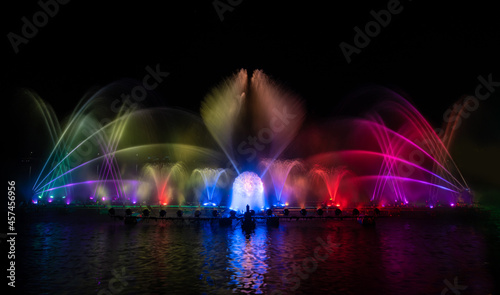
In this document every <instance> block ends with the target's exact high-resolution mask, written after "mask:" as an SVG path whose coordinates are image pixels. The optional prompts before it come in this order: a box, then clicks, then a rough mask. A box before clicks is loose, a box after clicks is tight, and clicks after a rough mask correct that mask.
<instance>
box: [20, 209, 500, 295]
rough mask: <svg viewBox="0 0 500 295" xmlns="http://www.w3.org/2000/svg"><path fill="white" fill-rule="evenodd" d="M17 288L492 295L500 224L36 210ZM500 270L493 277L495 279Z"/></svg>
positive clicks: (26, 224)
mask: <svg viewBox="0 0 500 295" xmlns="http://www.w3.org/2000/svg"><path fill="white" fill-rule="evenodd" d="M17 232H18V236H17V244H16V247H17V248H16V251H17V253H18V255H16V263H17V272H16V278H17V281H16V283H17V288H16V290H17V291H19V294H232V293H237V294H247V293H248V294H498V293H497V292H498V291H499V289H498V287H497V285H496V283H495V279H498V277H495V276H497V275H499V274H500V273H499V272H498V270H499V267H498V263H499V259H498V257H499V254H498V252H499V251H498V250H499V248H498V245H499V244H498V230H497V228H496V227H495V226H494V225H492V224H491V223H490V222H486V221H470V220H468V221H464V220H460V219H458V218H454V219H449V218H431V219H422V218H402V217H393V218H380V219H378V220H377V224H376V226H375V227H371V228H370V227H363V226H361V225H359V224H358V223H356V222H354V221H348V220H344V221H286V222H281V223H280V226H279V227H277V228H273V227H267V226H266V225H265V224H258V225H257V228H256V229H255V231H254V232H253V233H245V232H243V231H242V229H241V228H240V227H236V228H224V227H220V226H219V225H218V224H213V225H211V224H210V223H204V222H202V223H191V224H188V223H179V222H177V223H174V222H155V221H149V222H140V223H139V224H137V225H135V226H127V225H125V224H124V223H123V222H120V221H113V220H112V219H110V218H109V217H107V216H102V215H101V216H99V215H96V216H94V215H92V218H84V217H82V216H81V215H78V214H70V215H57V214H41V215H39V216H31V217H29V218H28V219H27V220H25V221H23V222H22V221H20V222H18V229H17ZM499 277H500V276H499Z"/></svg>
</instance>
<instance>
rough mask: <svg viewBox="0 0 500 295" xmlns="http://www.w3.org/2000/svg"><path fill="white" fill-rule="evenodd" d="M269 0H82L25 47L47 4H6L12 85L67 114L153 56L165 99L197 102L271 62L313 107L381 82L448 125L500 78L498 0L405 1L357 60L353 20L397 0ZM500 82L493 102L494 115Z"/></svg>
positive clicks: (193, 105) (7, 72)
mask: <svg viewBox="0 0 500 295" xmlns="http://www.w3.org/2000/svg"><path fill="white" fill-rule="evenodd" d="M221 2H223V3H226V1H224V0H221ZM233 2H238V1H233ZM269 2H270V1H249V0H244V1H242V2H241V4H239V5H237V6H235V7H234V9H233V11H226V12H225V13H224V20H223V21H221V20H220V18H219V16H218V14H217V12H216V10H215V8H214V6H213V5H212V2H211V1H204V2H201V1H164V2H162V4H161V5H160V4H158V3H160V2H154V3H149V2H147V1H141V2H137V1H134V2H132V3H124V1H117V2H116V3H115V4H114V5H110V4H108V1H106V2H105V3H106V4H104V2H102V1H101V2H98V1H71V2H69V3H67V4H64V5H59V11H58V13H57V14H56V15H55V16H54V17H50V18H49V21H48V23H47V25H45V26H43V27H41V28H40V29H39V32H38V33H37V34H36V36H34V37H33V38H31V39H29V42H28V44H21V45H20V46H19V53H17V54H15V53H14V50H13V49H12V47H11V45H10V43H9V40H8V38H7V34H8V33H9V32H14V33H16V34H21V27H22V25H23V23H22V21H21V18H22V17H23V16H26V17H27V18H28V19H31V18H32V16H33V14H34V13H36V12H37V11H38V10H40V7H39V5H38V4H37V2H36V1H24V2H22V3H20V2H16V4H15V5H16V6H15V7H10V8H9V9H4V11H3V14H2V19H3V20H5V21H4V25H3V36H4V42H3V46H4V51H3V52H4V53H3V57H4V65H3V66H2V70H3V74H4V75H3V76H4V79H2V80H3V82H2V86H3V87H4V88H5V87H7V89H8V91H7V92H4V93H9V95H10V93H11V92H10V91H11V90H13V89H16V88H18V87H28V88H31V89H33V90H35V91H36V92H38V94H39V95H40V96H41V97H42V98H43V99H45V100H46V101H48V102H49V103H50V104H51V105H52V106H53V107H54V109H55V111H56V113H57V114H58V116H60V117H64V116H66V115H68V114H69V112H71V110H72V109H73V108H74V107H75V106H76V103H77V102H78V100H79V99H80V98H81V97H82V95H83V94H84V93H85V92H87V91H88V90H89V89H90V88H91V87H95V86H97V87H102V86H105V85H107V84H108V83H111V82H113V81H116V80H118V79H121V78H125V77H127V78H133V79H138V80H140V79H142V77H144V75H145V73H146V72H145V67H146V66H148V65H151V66H154V65H156V64H160V67H161V69H162V70H164V71H168V72H169V73H170V76H169V77H168V78H166V79H165V81H164V82H163V83H161V84H160V86H159V87H158V88H157V89H156V91H157V92H158V94H159V95H161V96H162V97H163V98H164V103H165V104H166V105H169V106H175V107H181V108H185V109H190V110H193V111H195V112H198V110H199V107H200V102H201V100H202V99H203V97H204V95H205V94H206V93H207V92H208V91H209V90H210V89H211V88H212V87H213V86H215V85H217V84H218V83H219V82H220V81H221V79H223V78H224V77H227V76H229V75H231V74H232V73H234V72H235V71H236V70H237V69H239V68H247V69H249V70H250V71H251V70H253V69H263V70H264V72H265V73H267V74H268V75H270V76H271V77H273V78H275V79H276V80H278V81H279V82H281V83H283V84H284V85H285V86H286V87H287V88H290V89H291V90H293V91H294V92H296V93H298V94H299V95H300V96H301V97H302V98H303V99H304V100H305V102H306V107H307V111H308V117H309V118H315V117H329V116H333V115H335V114H336V113H337V111H338V110H337V107H338V106H339V104H340V102H341V101H342V99H343V97H344V96H345V95H346V94H348V93H349V92H351V91H353V90H355V89H356V88H358V87H360V86H361V85H365V84H379V85H387V86H390V87H392V88H394V89H400V90H402V91H404V92H405V93H407V94H408V95H409V97H411V100H412V101H413V103H414V104H415V105H416V107H417V108H418V109H419V110H420V111H421V112H422V113H423V114H424V116H426V117H427V118H428V119H429V120H430V121H431V123H433V124H437V125H440V124H441V123H442V114H443V112H444V111H445V110H446V109H447V108H448V107H449V106H450V105H451V104H452V103H453V102H455V101H456V100H458V99H459V98H460V96H462V95H464V94H474V93H473V92H474V89H475V87H476V85H477V84H478V81H477V77H478V75H483V76H486V75H488V74H490V73H493V78H494V79H493V80H496V81H499V80H500V71H499V69H500V67H499V65H500V63H499V54H498V53H499V52H500V50H499V49H500V34H499V33H498V29H499V27H500V26H499V25H500V18H499V17H498V9H497V8H494V6H493V5H492V4H486V3H491V2H484V3H483V2H481V1H474V2H467V3H462V2H457V1H454V2H451V3H446V4H445V3H441V2H439V3H436V2H435V1H434V2H423V1H418V0H414V1H408V0H405V1H401V4H400V5H401V6H402V7H403V10H402V11H401V12H400V13H399V14H397V15H392V18H391V21H390V23H389V24H388V25H387V26H386V27H385V28H382V29H381V32H380V33H379V34H378V35H377V36H375V37H373V38H372V40H371V42H370V44H369V45H368V46H367V47H366V48H363V49H361V53H360V54H353V55H352V56H351V57H352V62H351V63H350V64H348V63H347V62H346V60H345V58H344V56H343V54H342V52H341V50H340V48H339V44H340V43H341V42H343V41H345V42H348V43H349V44H353V38H354V35H355V32H354V30H353V28H354V27H355V26H359V27H361V28H363V27H364V26H365V24H366V23H367V22H369V21H372V20H373V17H372V16H371V15H370V11H371V10H375V11H379V10H381V9H387V4H388V3H389V2H390V1H366V2H358V1H341V2H339V1H336V2H306V1H299V2H294V3H291V2H290V1H280V2H279V3H277V2H273V4H270V3H269ZM9 5H12V4H9ZM495 77H497V78H496V79H495ZM498 92H500V90H498ZM498 92H497V94H496V95H495V96H492V98H490V100H489V101H485V102H484V104H483V105H484V106H483V108H487V109H489V114H490V115H491V114H492V113H494V110H496V109H494V106H498V100H499V99H498V98H499V97H498ZM494 99H496V102H495V101H494ZM4 100H5V98H4ZM7 100H9V98H8V97H7ZM9 102H10V103H15V102H13V101H9ZM10 115H12V114H10ZM12 119H13V120H14V121H15V118H12ZM493 122H495V123H497V122H498V120H496V121H493ZM436 127H437V126H436ZM4 128H5V127H4ZM12 128H15V127H12ZM489 128H490V129H489V131H488V132H489V133H488V135H487V136H484V137H486V138H489V137H492V138H493V139H491V142H498V132H496V131H495V130H497V129H498V128H497V127H494V126H493V127H492V126H489ZM22 132H24V134H29V130H24V131H22ZM479 133H481V132H479ZM483 133H484V132H483ZM492 134H493V135H492Z"/></svg>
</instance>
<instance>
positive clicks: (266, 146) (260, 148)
mask: <svg viewBox="0 0 500 295" xmlns="http://www.w3.org/2000/svg"><path fill="white" fill-rule="evenodd" d="M201 116H202V118H203V121H204V122H205V125H206V126H207V128H208V130H209V131H210V133H211V134H212V136H213V138H214V139H215V141H216V142H217V143H218V144H219V146H220V148H221V149H222V150H223V151H224V153H225V154H226V156H227V158H228V161H229V162H228V165H227V167H231V168H232V169H234V172H235V173H236V174H237V176H236V180H235V182H234V184H233V192H232V198H231V202H230V204H231V205H230V207H234V208H236V207H238V208H243V207H242V206H246V204H243V205H242V202H243V200H244V201H245V202H248V204H249V205H250V207H251V209H253V210H260V209H262V208H263V207H265V206H266V204H267V201H266V200H265V196H264V191H265V190H264V189H263V184H262V180H261V178H262V177H263V176H264V175H265V174H266V173H267V171H268V169H269V168H270V166H271V165H272V163H273V162H274V161H275V160H276V159H277V157H278V156H279V155H281V153H282V152H283V150H284V149H285V148H286V147H287V146H288V144H289V143H290V141H291V140H292V139H293V138H294V137H295V135H296V133H297V131H298V129H299V127H300V126H301V124H302V121H303V117H304V112H303V110H302V105H301V103H300V102H299V100H298V99H297V98H296V97H295V96H294V95H293V94H292V93H290V92H287V91H284V90H283V89H282V88H281V87H279V86H278V85H276V84H275V83H274V82H272V81H271V80H270V79H269V78H268V77H267V76H266V75H265V74H264V73H263V72H262V71H255V72H254V73H253V75H252V77H251V78H250V79H249V78H248V76H247V72H246V71H245V70H241V71H239V72H238V73H237V74H236V75H234V76H233V77H232V78H230V79H227V80H226V81H224V83H222V84H221V85H220V86H219V87H217V88H215V89H213V90H212V92H211V93H210V94H209V95H207V97H206V98H205V101H204V102H203V103H202V107H201ZM264 158H266V159H269V161H268V163H267V165H264V167H262V168H261V169H259V168H260V167H259V162H260V160H261V159H264ZM256 172H257V173H256Z"/></svg>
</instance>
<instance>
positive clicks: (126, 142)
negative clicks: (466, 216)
mask: <svg viewBox="0 0 500 295" xmlns="http://www.w3.org/2000/svg"><path fill="white" fill-rule="evenodd" d="M118 86H120V84H118ZM118 86H117V85H110V86H108V87H106V88H104V89H102V90H100V91H98V92H96V93H94V94H92V95H90V97H85V99H84V100H82V102H81V103H80V104H79V107H78V108H77V109H76V111H75V112H74V113H73V114H72V115H71V116H70V117H69V118H68V119H67V120H66V121H65V122H66V123H65V124H64V128H62V127H60V125H59V123H58V120H57V118H56V117H55V116H54V114H53V112H51V111H50V107H48V106H47V105H46V104H45V103H44V102H43V100H41V99H40V98H39V97H38V96H36V95H34V94H32V93H29V94H28V96H29V97H30V99H31V100H32V101H34V102H35V105H36V106H37V110H38V112H39V113H41V114H42V115H41V117H42V118H44V123H45V125H46V126H47V130H48V133H49V134H50V137H51V139H52V141H53V144H52V150H51V151H50V152H49V153H48V154H49V155H48V157H47V160H46V162H45V163H44V165H43V166H41V167H40V169H39V175H38V177H37V178H36V180H35V181H34V183H33V187H32V194H33V199H32V200H33V202H43V201H47V202H52V201H54V200H56V199H57V198H63V197H64V198H65V202H67V203H68V204H69V203H71V202H75V201H80V202H88V201H89V200H90V201H91V202H96V201H99V202H100V203H103V202H104V203H106V202H118V201H119V202H121V203H123V204H135V203H147V204H151V205H157V204H159V205H162V206H165V205H175V206H181V205H185V204H187V203H193V204H198V205H203V206H220V205H221V204H224V205H225V206H227V207H228V208H229V207H230V208H233V209H237V210H241V211H243V210H245V208H246V205H249V206H250V209H251V210H254V211H258V212H261V210H262V209H265V208H268V207H271V206H276V205H277V206H288V204H289V203H290V206H298V207H301V208H305V207H307V206H309V207H318V206H321V205H325V204H328V205H332V206H337V205H338V206H339V207H347V206H356V204H368V203H370V204H372V203H375V204H378V205H385V204H403V205H405V204H407V203H413V204H427V205H435V204H437V203H438V202H439V203H442V204H448V203H449V204H456V203H457V202H465V203H470V202H472V195H471V193H470V189H469V188H468V186H467V183H466V182H465V180H464V178H463V177H462V175H461V174H460V171H459V170H458V168H457V166H456V164H455V163H454V162H453V159H452V158H451V155H450V154H449V152H448V150H447V147H448V146H449V144H450V143H449V142H448V141H447V142H445V143H444V142H443V141H442V140H441V139H440V138H439V136H438V135H437V134H436V133H435V132H434V130H433V129H432V128H431V127H430V124H429V123H428V122H427V121H426V120H425V118H424V117H423V116H422V115H421V114H420V113H419V112H418V111H417V110H416V109H415V107H413V106H412V105H411V104H410V103H409V102H408V101H407V100H405V99H404V98H403V97H401V96H399V95H398V94H397V93H394V92H392V91H390V90H387V89H383V90H380V89H376V90H374V91H373V92H370V95H373V96H375V97H383V99H381V100H380V101H379V103H377V104H375V105H374V106H373V108H371V109H370V111H369V112H367V113H366V114H365V115H364V117H362V118H359V117H355V118H350V119H342V120H336V121H333V123H329V124H330V125H328V127H326V125H325V127H323V128H322V126H321V125H317V126H316V127H315V128H316V129H315V130H314V132H312V133H311V134H309V131H306V132H305V134H304V133H301V134H300V137H299V139H298V141H299V142H294V151H295V152H297V151H298V152H297V154H299V155H300V156H301V157H302V158H303V159H304V160H301V159H299V158H294V157H292V158H291V159H286V158H285V157H284V156H283V155H282V154H283V151H284V150H285V149H286V148H287V147H288V146H289V144H290V143H292V141H293V140H294V138H295V136H296V135H297V134H298V133H299V128H300V127H301V124H302V121H303V118H304V111H303V108H302V105H301V103H300V100H298V99H297V98H296V96H295V95H293V94H292V93H290V92H288V91H285V90H284V89H283V88H281V87H280V86H278V85H277V84H276V83H274V82H273V81H271V80H270V79H269V78H268V77H267V76H266V75H265V74H264V73H263V72H261V71H255V72H254V73H253V75H252V76H251V77H249V76H248V75H247V73H246V71H244V70H241V71H239V72H238V73H236V74H235V75H234V76H232V77H230V78H229V79H227V80H225V81H224V82H223V83H222V84H221V85H220V86H218V87H216V88H214V89H213V90H212V91H211V92H210V93H209V94H208V95H207V96H206V98H205V100H204V101H203V102H202V105H201V111H200V113H201V117H200V116H198V115H196V114H192V113H188V112H185V111H180V110H175V109H170V108H165V107H162V106H148V107H138V106H133V107H122V108H121V109H119V110H118V111H117V112H110V111H103V109H104V110H106V108H105V107H104V108H103V106H105V105H106V104H108V103H109V100H111V99H112V98H113V97H114V96H113V95H115V94H116V91H117V89H116V88H117V87H118ZM118 89H121V88H120V87H118ZM447 130H448V129H447ZM207 131H208V132H207ZM303 143H314V144H312V145H311V144H306V145H304V144H303ZM301 150H302V152H301ZM303 151H308V152H307V153H304V152H303ZM291 155H292V156H293V153H291ZM307 175H310V176H313V177H309V178H308V177H307ZM193 192H194V194H193ZM51 196H52V198H51Z"/></svg>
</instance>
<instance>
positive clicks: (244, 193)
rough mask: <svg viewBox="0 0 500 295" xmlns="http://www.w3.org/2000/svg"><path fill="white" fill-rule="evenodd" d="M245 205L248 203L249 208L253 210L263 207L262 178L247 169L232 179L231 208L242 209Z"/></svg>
mask: <svg viewBox="0 0 500 295" xmlns="http://www.w3.org/2000/svg"><path fill="white" fill-rule="evenodd" d="M246 205H249V206H250V209H253V210H259V209H263V208H264V185H263V184H262V180H261V179H260V177H259V176H258V175H257V174H255V173H253V172H248V171H245V172H243V173H241V174H240V175H239V176H238V177H236V179H235V180H234V183H233V199H232V201H231V208H232V209H233V210H236V211H242V210H244V209H245V207H246Z"/></svg>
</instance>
